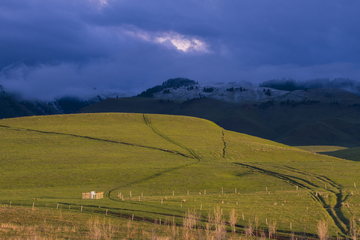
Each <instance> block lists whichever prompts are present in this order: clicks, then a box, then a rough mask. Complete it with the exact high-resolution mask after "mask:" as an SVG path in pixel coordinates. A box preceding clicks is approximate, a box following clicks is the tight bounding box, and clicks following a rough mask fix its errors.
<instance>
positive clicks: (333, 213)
mask: <svg viewBox="0 0 360 240" xmlns="http://www.w3.org/2000/svg"><path fill="white" fill-rule="evenodd" d="M234 164H237V165H240V166H244V167H248V168H252V169H256V170H258V171H259V172H262V173H264V174H268V175H270V176H274V177H276V178H279V179H281V180H285V181H287V182H289V184H291V185H295V184H296V185H299V186H302V187H303V188H305V189H307V190H310V191H309V194H310V196H311V198H312V199H313V200H315V201H316V202H318V203H320V204H321V205H322V206H323V208H324V209H325V210H326V212H327V213H328V214H329V216H330V217H331V218H332V219H333V221H334V223H335V225H336V226H337V227H338V228H339V230H340V231H341V232H342V233H343V234H344V235H346V234H347V231H346V229H345V228H343V226H342V224H344V225H345V226H348V224H346V222H348V221H349V220H348V219H346V218H345V216H344V214H343V213H342V212H341V207H340V208H337V209H334V208H332V207H331V206H328V205H327V204H326V202H325V200H324V198H323V197H321V195H318V196H316V195H315V193H313V192H312V191H311V190H312V189H311V188H310V187H308V186H305V185H304V184H302V183H299V182H296V181H295V180H293V179H291V178H295V179H297V180H300V181H303V182H306V183H308V184H309V185H311V186H313V187H319V186H317V185H315V184H313V183H311V182H309V181H307V180H304V179H302V178H299V177H294V176H290V175H285V174H281V173H277V172H273V171H268V170H265V169H262V168H259V167H255V166H251V165H248V164H244V163H234ZM320 180H321V179H320ZM326 190H327V189H326ZM327 191H328V192H331V193H334V194H335V196H336V205H335V206H341V205H342V193H339V194H337V193H335V192H333V191H330V190H327ZM340 191H341V189H340ZM335 210H340V213H338V211H335ZM342 219H344V220H342ZM341 223H342V224H341Z"/></svg>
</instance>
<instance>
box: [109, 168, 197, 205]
mask: <svg viewBox="0 0 360 240" xmlns="http://www.w3.org/2000/svg"><path fill="white" fill-rule="evenodd" d="M196 163H198V162H194V163H189V164H185V165H181V166H178V167H173V168H169V169H165V170H164V171H161V172H158V173H155V174H153V175H151V176H148V177H145V178H143V179H140V180H137V181H135V182H131V183H128V184H126V185H122V186H120V187H116V188H113V189H111V190H109V192H108V193H107V194H106V195H107V197H108V198H109V199H111V200H113V201H119V200H118V199H116V198H112V197H111V193H112V192H113V191H116V190H118V189H119V188H122V187H129V186H131V185H133V184H137V183H141V182H144V181H147V180H150V179H153V178H156V177H159V176H161V175H162V174H164V173H168V172H172V171H175V170H178V169H180V168H184V167H187V166H191V165H194V164H196Z"/></svg>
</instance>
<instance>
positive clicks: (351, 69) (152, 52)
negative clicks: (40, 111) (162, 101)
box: [0, 0, 360, 100]
mask: <svg viewBox="0 0 360 240" xmlns="http://www.w3.org/2000/svg"><path fill="white" fill-rule="evenodd" d="M359 9H360V2H359V1H350V0H341V1H340V0H338V1H334V0H316V1H313V0H311V1H310V0H301V1H300V0H294V1H288V0H246V1H245V0H206V1H205V0H181V1H173V0H153V1H149V0H71V1H70V0H69V1H64V0H51V1H49V0H26V1H24V0H1V1H0V84H1V85H3V86H4V87H5V88H6V89H9V90H17V91H19V92H21V93H22V94H24V95H25V96H26V97H31V96H33V97H37V98H40V99H44V100H46V99H49V100H50V99H51V98H53V97H58V96H61V95H64V94H73V95H74V94H85V93H87V92H88V91H89V90H90V89H92V88H97V89H104V90H118V91H134V92H139V91H142V90H145V89H147V88H148V87H152V86H154V85H157V84H161V83H162V82H163V81H165V80H167V79H169V78H174V77H186V78H190V79H193V80H196V81H199V82H200V83H207V82H220V81H224V82H229V81H242V80H246V81H250V82H253V83H256V84H257V83H259V82H262V81H265V80H269V79H274V78H284V77H285V78H294V79H297V80H306V79H312V78H330V79H332V78H336V77H346V78H351V79H355V80H359V76H360V41H359V40H360V15H359Z"/></svg>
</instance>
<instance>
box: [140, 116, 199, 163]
mask: <svg viewBox="0 0 360 240" xmlns="http://www.w3.org/2000/svg"><path fill="white" fill-rule="evenodd" d="M143 118H144V122H145V124H146V125H147V126H148V127H150V128H151V129H152V130H153V132H154V133H155V134H157V135H159V136H160V137H162V138H163V139H165V140H166V141H168V142H170V143H172V144H175V145H177V146H179V147H181V148H182V149H184V150H186V151H187V152H188V153H190V154H191V155H192V156H193V157H194V158H196V159H197V160H198V161H200V159H201V158H200V157H199V156H198V155H197V154H196V153H195V151H194V150H193V149H191V148H188V147H186V146H184V145H182V144H180V143H178V142H176V141H175V140H173V139H171V138H169V137H168V136H166V135H165V134H163V133H162V132H160V131H159V130H158V129H157V128H156V127H154V126H153V125H152V124H151V119H150V118H149V117H147V116H146V115H145V114H143Z"/></svg>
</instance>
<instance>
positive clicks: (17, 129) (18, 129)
mask: <svg viewBox="0 0 360 240" xmlns="http://www.w3.org/2000/svg"><path fill="white" fill-rule="evenodd" d="M0 127H3V128H7V129H10V130H14V131H29V132H37V133H44V134H56V135H64V136H71V137H78V138H85V139H90V140H96V141H103V142H109V143H116V144H123V145H127V146H133V147H141V148H148V149H153V150H158V151H162V152H167V153H172V154H177V155H180V156H183V157H186V158H191V157H190V156H187V155H185V154H183V153H181V152H178V151H176V150H169V149H162V148H156V147H150V146H144V145H139V144H135V143H128V142H123V141H115V140H109V139H101V138H94V137H89V136H83V135H77V134H71V133H61V132H49V131H42V130H35V129H29V128H13V127H10V126H5V125H0Z"/></svg>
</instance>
